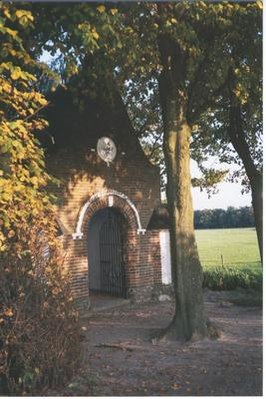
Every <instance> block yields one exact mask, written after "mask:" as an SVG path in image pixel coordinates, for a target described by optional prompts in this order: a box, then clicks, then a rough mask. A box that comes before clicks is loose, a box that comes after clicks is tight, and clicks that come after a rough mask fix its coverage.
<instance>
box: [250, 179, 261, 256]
mask: <svg viewBox="0 0 266 399" xmlns="http://www.w3.org/2000/svg"><path fill="white" fill-rule="evenodd" d="M262 184H263V179H262V175H261V174H260V173H257V175H256V176H254V177H253V178H252V180H251V181H250V185H251V192H252V206H253V210H254V218H255V226H256V232H257V237H258V244H259V250H260V258H261V262H262V261H263V222H262V220H263V215H262V210H263V198H262V193H263V188H262Z"/></svg>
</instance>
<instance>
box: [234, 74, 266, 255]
mask: <svg viewBox="0 0 266 399" xmlns="http://www.w3.org/2000/svg"><path fill="white" fill-rule="evenodd" d="M229 74H230V81H229V91H230V110H229V129H228V135H229V137H230V140H231V143H232V144H233V147H234V149H235V150H236V152H237V154H238V156H239V158H240V159H241V160H242V162H243V165H244V168H245V171H246V174H247V177H248V179H249V182H250V187H251V194H252V206H253V210H254V218H255V226H256V232H257V237H258V244H259V250H260V257H261V261H263V223H262V219H263V215H262V210H263V195H262V188H263V184H262V183H263V178H262V173H261V172H260V171H259V170H257V168H256V166H255V164H254V162H253V159H252V157H251V154H250V150H249V146H248V143H247V141H246V138H245V132H244V129H243V123H242V113H241V105H240V103H239V99H238V98H237V96H236V94H235V92H234V88H235V85H236V79H235V75H234V71H233V69H232V68H230V70H229Z"/></svg>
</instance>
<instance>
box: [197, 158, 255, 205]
mask: <svg viewBox="0 0 266 399" xmlns="http://www.w3.org/2000/svg"><path fill="white" fill-rule="evenodd" d="M212 162H213V161H212ZM219 166H220V165H219ZM224 168H225V169H231V170H232V169H233V168H232V167H231V166H230V165H225V164H224ZM191 175H192V176H193V177H198V176H199V175H200V173H199V170H198V168H197V165H196V162H195V161H191ZM217 188H218V193H217V194H212V195H211V198H208V194H207V193H206V191H205V190H204V191H202V192H201V191H200V189H199V188H193V189H192V197H193V206H194V209H195V210H198V209H215V208H222V209H227V208H228V206H234V207H236V208H238V207H241V206H251V194H250V193H248V194H241V189H242V186H241V184H240V183H226V182H224V183H220V184H218V185H217Z"/></svg>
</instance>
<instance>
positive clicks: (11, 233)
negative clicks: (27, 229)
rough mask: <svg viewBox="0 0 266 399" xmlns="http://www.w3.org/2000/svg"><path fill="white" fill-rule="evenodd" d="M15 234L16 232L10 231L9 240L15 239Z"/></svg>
mask: <svg viewBox="0 0 266 399" xmlns="http://www.w3.org/2000/svg"><path fill="white" fill-rule="evenodd" d="M15 234H16V233H15V232H14V230H10V231H9V233H8V238H12V237H14V235H15Z"/></svg>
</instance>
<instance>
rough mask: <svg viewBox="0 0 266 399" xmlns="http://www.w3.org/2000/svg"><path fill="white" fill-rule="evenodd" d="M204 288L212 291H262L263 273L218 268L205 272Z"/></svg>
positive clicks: (243, 269)
mask: <svg viewBox="0 0 266 399" xmlns="http://www.w3.org/2000/svg"><path fill="white" fill-rule="evenodd" d="M203 287H206V288H209V289H211V290H233V289H235V288H252V289H255V290H259V291H261V290H262V273H261V272H259V271H258V270H256V269H255V270H252V269H249V268H237V267H233V266H232V267H227V266H218V267H215V268H209V269H207V270H204V273H203Z"/></svg>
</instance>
